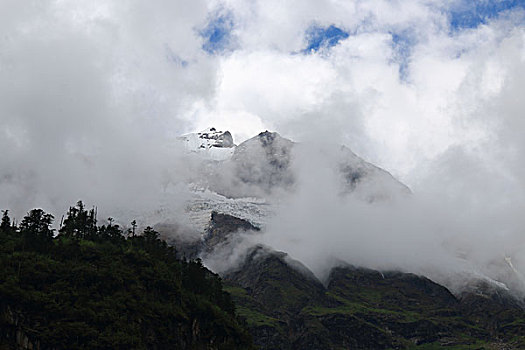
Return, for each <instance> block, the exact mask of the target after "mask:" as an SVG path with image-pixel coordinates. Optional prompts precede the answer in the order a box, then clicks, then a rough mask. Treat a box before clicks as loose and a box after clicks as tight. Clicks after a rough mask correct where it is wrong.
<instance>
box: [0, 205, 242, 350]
mask: <svg viewBox="0 0 525 350" xmlns="http://www.w3.org/2000/svg"><path fill="white" fill-rule="evenodd" d="M53 221H54V217H53V215H51V214H48V213H46V212H45V211H43V210H42V209H33V210H31V211H30V212H29V213H27V215H26V216H25V217H24V218H23V219H22V220H21V221H20V223H19V224H15V223H13V222H12V220H11V218H10V217H9V211H8V210H5V211H3V216H2V221H1V224H0V328H1V329H0V332H1V334H0V349H18V348H34V349H38V348H39V349H236V348H237V349H250V348H252V345H251V338H250V336H249V334H248V332H247V331H246V330H245V327H244V326H243V325H242V323H241V322H239V321H238V318H237V316H236V314H235V307H234V304H233V302H232V300H231V299H230V295H229V294H228V293H226V292H225V291H224V290H223V285H222V282H221V279H220V278H219V277H218V276H217V275H216V274H213V273H212V272H210V271H209V270H207V269H206V268H205V267H204V266H203V265H202V263H201V261H200V260H186V259H179V258H177V256H176V247H172V246H168V245H167V244H166V242H164V241H163V240H161V239H160V238H159V233H158V232H156V231H155V230H154V229H152V228H151V227H147V228H146V229H144V230H143V231H142V232H136V231H138V230H136V223H135V222H132V223H131V226H132V229H129V230H125V231H124V230H123V229H122V228H121V227H119V226H118V225H116V224H114V223H113V220H112V219H111V218H109V219H108V221H107V223H106V224H103V225H98V223H97V217H96V209H94V208H93V209H86V207H85V206H84V204H83V203H82V202H78V203H77V204H76V206H74V207H71V208H70V209H69V211H68V213H67V214H66V215H65V218H64V219H63V221H62V223H61V224H60V229H59V230H58V232H57V231H55V230H54V229H53Z"/></svg>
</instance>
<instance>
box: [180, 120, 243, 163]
mask: <svg viewBox="0 0 525 350" xmlns="http://www.w3.org/2000/svg"><path fill="white" fill-rule="evenodd" d="M178 140H179V141H180V142H182V143H183V146H184V149H185V150H186V151H187V152H189V153H197V154H198V155H200V156H202V157H203V158H207V159H211V160H225V159H228V158H230V157H231V156H232V154H233V151H234V150H235V144H234V143H233V137H232V134H231V133H230V132H229V131H220V130H217V129H216V128H214V127H210V128H207V129H205V130H203V131H201V132H196V133H190V134H186V135H182V136H180V137H178Z"/></svg>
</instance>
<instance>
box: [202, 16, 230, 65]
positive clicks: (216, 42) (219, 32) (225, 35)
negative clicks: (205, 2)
mask: <svg viewBox="0 0 525 350" xmlns="http://www.w3.org/2000/svg"><path fill="white" fill-rule="evenodd" d="M233 28H234V20H233V15H232V14H231V13H229V12H226V13H222V12H221V13H216V14H214V15H212V17H211V18H210V20H209V22H208V24H207V26H206V27H205V28H204V29H202V30H201V31H200V32H199V34H200V35H201V36H202V37H203V38H204V43H203V45H202V49H203V50H204V51H206V52H207V53H209V54H212V55H213V54H221V53H224V52H228V51H231V50H232V49H233V35H232V31H233Z"/></svg>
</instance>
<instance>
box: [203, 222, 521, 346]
mask: <svg viewBox="0 0 525 350" xmlns="http://www.w3.org/2000/svg"><path fill="white" fill-rule="evenodd" d="M214 218H215V219H214V220H213V222H212V223H211V224H210V228H213V229H212V231H213V232H216V233H220V234H216V235H215V237H221V239H219V240H218V242H225V241H227V240H231V239H232V237H235V236H236V232H238V231H239V230H240V231H242V232H248V234H249V232H253V234H256V230H254V228H253V227H250V225H249V223H248V222H246V221H244V220H241V219H235V218H233V217H231V216H228V215H221V214H217V213H215V214H214ZM217 218H219V219H217ZM210 242H211V241H210ZM219 244H221V243H219ZM210 248H212V246H211V245H208V249H210ZM222 275H223V278H224V281H225V283H226V290H227V291H228V292H230V293H231V295H232V297H233V299H234V301H235V303H236V306H237V313H238V314H239V315H240V316H241V318H243V319H244V320H245V321H246V324H247V326H248V328H249V330H250V332H251V334H252V336H253V339H254V342H255V343H256V345H257V346H259V347H260V348H261V349H313V348H315V349H348V348H351V349H410V348H419V347H421V348H423V349H434V348H436V349H437V348H451V349H466V348H476V349H520V348H523V346H525V337H523V331H524V327H525V312H524V309H523V307H522V306H521V303H520V302H519V300H517V299H516V298H515V297H513V296H512V295H511V294H510V293H509V292H508V291H506V290H505V289H503V288H501V287H499V288H498V287H497V285H494V284H487V283H486V282H483V281H480V280H478V281H477V282H475V281H474V280H471V282H470V283H471V287H472V288H471V289H470V290H465V291H464V292H463V293H461V294H459V295H453V294H452V293H451V292H450V291H449V290H448V289H447V288H445V287H443V286H441V285H438V284H436V283H434V282H432V281H431V280H429V279H428V278H425V277H422V276H417V275H414V274H409V273H401V272H398V271H383V272H381V271H375V270H370V269H365V268H357V267H354V266H351V265H348V264H345V263H344V262H341V263H340V264H339V266H338V267H336V268H334V269H332V271H331V272H330V275H329V277H328V279H327V281H325V283H324V284H323V283H321V282H320V281H319V280H318V279H317V278H316V277H315V276H314V275H313V273H311V272H310V271H309V270H308V268H306V267H305V266H304V265H302V264H301V263H299V262H297V261H294V260H293V259H291V258H290V257H288V256H287V254H285V253H282V252H277V251H274V250H272V249H271V248H268V247H264V246H260V245H259V246H255V247H252V248H251V249H249V250H248V252H247V253H246V254H245V256H244V258H243V260H242V261H241V263H240V264H238V265H237V266H236V267H234V268H232V269H230V270H228V271H226V272H224V273H223V274H222ZM475 283H477V285H476V286H475V285H474V284H475Z"/></svg>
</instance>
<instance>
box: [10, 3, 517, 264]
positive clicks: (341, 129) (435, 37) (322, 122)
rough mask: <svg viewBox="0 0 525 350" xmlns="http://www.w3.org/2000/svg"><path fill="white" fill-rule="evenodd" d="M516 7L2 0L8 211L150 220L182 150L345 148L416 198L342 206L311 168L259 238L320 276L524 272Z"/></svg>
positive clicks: (179, 172) (323, 175)
mask: <svg viewBox="0 0 525 350" xmlns="http://www.w3.org/2000/svg"><path fill="white" fill-rule="evenodd" d="M509 4H511V5H512V6H511V5H509V6H508V7H507V8H504V7H501V6H494V7H490V6H488V7H487V8H477V7H475V5H472V4H471V2H468V1H461V0H457V1H432V0H427V1H416V0H413V1H402V2H394V1H392V2H387V1H379V0H377V1H375V0H374V1H348V2H334V1H317V0H316V1H298V2H286V3H283V2H280V1H255V2H253V1H252V2H245V1H237V0H225V1H211V0H210V1H200V0H199V1H191V2H187V1H160V0H159V1H154V2H148V3H147V4H146V3H142V2H140V1H127V2H120V1H93V0H91V1H51V0H48V1H30V2H24V3H23V4H22V3H21V2H20V1H15V0H7V1H3V2H2V3H1V4H0V33H2V34H1V36H0V164H1V166H0V207H2V208H10V209H12V212H13V213H14V214H15V215H16V216H17V217H21V216H22V215H23V214H24V212H25V211H27V210H28V209H29V208H33V207H44V208H46V209H47V210H49V211H51V212H54V213H56V214H58V213H62V212H64V210H65V206H66V205H68V204H72V203H74V202H75V201H76V200H78V199H79V198H82V199H84V200H85V201H86V202H88V203H97V204H98V205H99V206H100V207H101V208H102V210H103V211H105V212H108V213H111V212H112V211H113V210H114V209H115V208H119V209H120V210H126V209H129V210H135V211H140V210H145V208H147V209H148V210H149V209H151V208H154V207H155V206H156V203H157V202H158V200H159V197H160V196H161V193H162V188H163V186H162V184H166V183H177V182H178V181H179V180H181V179H185V178H187V177H188V168H191V167H190V166H188V164H187V160H185V161H178V159H181V158H180V157H179V156H178V155H177V150H176V149H175V148H174V147H173V144H172V141H173V139H174V138H175V136H177V135H180V134H182V133H185V132H189V131H195V130H200V129H203V128H205V127H208V126H210V125H215V126H218V127H220V128H221V129H229V130H231V131H232V133H233V136H234V139H235V142H237V143H239V142H241V141H243V140H244V139H246V138H247V137H250V136H253V135H255V134H256V133H258V132H260V131H263V130H265V129H270V130H277V131H279V132H280V133H281V134H283V136H286V137H289V138H292V139H294V140H296V141H302V142H307V143H315V142H318V141H319V140H330V141H331V142H334V143H338V144H346V145H347V146H349V147H350V148H352V149H353V150H354V152H356V153H357V154H359V155H361V156H363V157H364V158H365V159H367V160H369V161H371V162H372V163H374V164H377V165H380V166H382V167H384V168H386V169H388V170H389V171H391V172H392V173H393V174H394V175H396V176H397V177H398V178H400V179H401V180H402V181H404V182H405V183H406V184H407V185H409V186H410V187H411V188H412V190H413V192H414V196H413V198H412V199H402V200H401V202H399V201H398V202H394V203H393V204H392V203H391V204H381V205H377V206H371V205H369V204H364V203H361V202H358V201H353V200H351V199H347V200H344V201H342V200H339V199H336V200H334V198H335V197H336V196H335V192H337V190H336V189H334V188H332V187H331V186H332V185H331V183H332V182H331V179H330V176H332V175H331V174H330V173H329V172H323V170H322V169H323V163H322V161H323V158H322V157H319V158H318V159H317V158H314V160H313V161H312V163H308V162H307V163H306V164H305V167H307V166H310V167H312V165H311V164H317V166H316V167H315V169H314V170H318V171H310V170H312V169H309V171H307V172H305V174H308V176H306V175H305V177H304V178H303V179H302V180H301V181H302V182H301V186H300V187H299V190H298V191H297V192H296V193H297V195H296V196H293V197H291V198H290V199H288V200H289V202H287V203H282V205H283V206H284V207H285V208H284V209H283V210H282V211H281V213H282V215H280V216H278V217H277V218H276V219H275V222H274V223H272V224H271V225H270V226H269V231H268V233H267V235H266V236H265V238H264V241H266V242H268V243H270V244H272V245H275V246H276V248H278V249H283V250H288V251H290V253H291V254H292V255H294V256H296V257H297V258H300V259H302V260H304V261H306V262H307V263H309V266H310V267H312V268H313V269H314V270H317V272H319V271H321V270H322V269H323V266H326V263H325V262H324V261H323V259H325V258H326V256H336V257H338V258H345V259H347V260H351V262H360V263H363V264H367V265H374V266H377V267H384V266H400V267H406V266H414V265H418V266H419V265H422V266H421V269H422V270H424V269H425V268H426V267H425V266H424V264H420V262H421V261H424V262H425V264H428V265H432V264H433V261H434V260H436V261H437V263H439V264H450V265H451V266H458V264H459V263H458V262H457V261H455V260H454V259H456V257H457V256H463V257H465V256H467V257H468V261H469V264H473V266H474V267H473V269H478V270H483V271H485V272H486V271H487V270H490V269H491V267H490V266H493V265H494V264H492V263H491V262H492V261H494V260H497V261H500V260H501V259H502V256H505V255H507V256H512V259H513V260H512V261H513V263H514V265H515V266H517V267H518V269H519V268H520V267H523V269H525V255H524V249H525V246H524V244H525V241H524V238H523V235H522V231H523V227H524V222H523V221H524V219H523V215H522V213H523V212H524V209H525V205H524V189H525V182H524V181H525V176H524V175H525V162H524V159H525V141H524V140H525V139H524V138H523V135H522V132H523V130H524V127H525V125H524V123H525V121H524V119H523V111H524V110H525V99H523V91H524V90H525V27H524V23H525V14H524V13H525V12H524V11H525V10H524V9H523V7H522V6H521V5H519V4H517V3H515V2H509ZM472 6H474V7H472ZM489 10H490V11H489ZM483 11H485V12H483ZM487 11H488V12H487ZM465 16H466V17H465ZM469 16H470V17H469ZM164 188H165V187H164ZM177 191H179V190H176V194H175V195H174V196H173V198H176V201H178V202H179V203H181V204H180V206H178V207H180V208H183V207H184V205H183V201H184V199H185V198H186V194H185V191H184V190H182V189H181V190H180V191H179V192H177ZM174 200H175V199H174ZM341 201H342V202H341ZM320 212H321V213H323V215H321V217H323V219H322V220H320V219H318V217H320V215H318V213H320ZM314 214H316V215H314ZM320 231H322V232H323V235H319V234H318V232H320ZM451 252H452V253H451ZM498 259H499V260H498ZM496 265H497V264H496Z"/></svg>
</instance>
